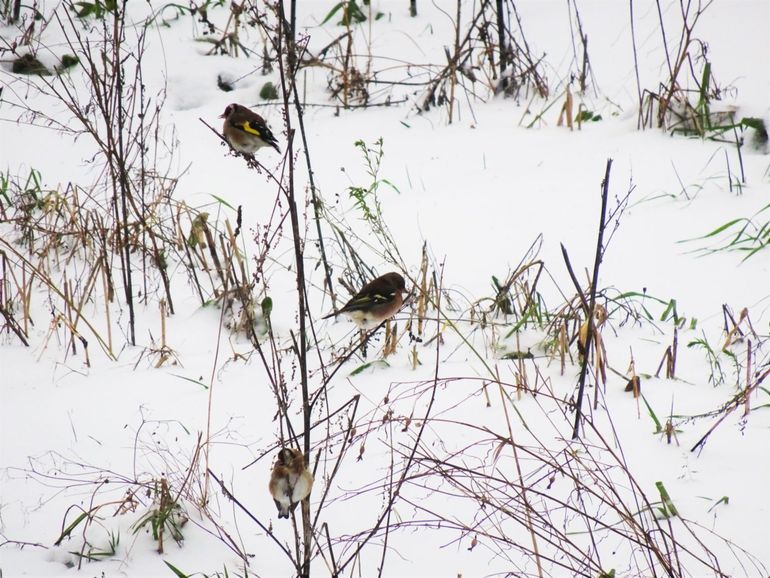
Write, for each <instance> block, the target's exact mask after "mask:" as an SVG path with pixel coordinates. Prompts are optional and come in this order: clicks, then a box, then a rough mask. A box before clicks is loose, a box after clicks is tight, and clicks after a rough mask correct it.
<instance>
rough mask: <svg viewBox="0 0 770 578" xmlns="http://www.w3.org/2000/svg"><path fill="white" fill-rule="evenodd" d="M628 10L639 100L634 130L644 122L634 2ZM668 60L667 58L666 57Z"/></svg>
mask: <svg viewBox="0 0 770 578" xmlns="http://www.w3.org/2000/svg"><path fill="white" fill-rule="evenodd" d="M628 10H629V15H630V18H631V46H632V47H633V50H634V74H635V75H636V95H637V98H638V99H639V113H638V116H637V119H636V128H637V130H638V129H640V128H645V122H644V120H643V119H644V112H643V110H642V109H643V108H644V98H643V97H642V84H641V82H640V80H639V58H638V56H637V54H636V33H635V31H634V0H628ZM666 57H667V58H668V56H666Z"/></svg>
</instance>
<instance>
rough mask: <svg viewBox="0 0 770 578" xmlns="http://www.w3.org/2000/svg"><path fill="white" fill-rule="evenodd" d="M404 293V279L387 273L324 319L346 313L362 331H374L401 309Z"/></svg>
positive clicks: (365, 286)
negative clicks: (373, 329)
mask: <svg viewBox="0 0 770 578" xmlns="http://www.w3.org/2000/svg"><path fill="white" fill-rule="evenodd" d="M404 291H406V283H405V282H404V278H403V277H402V276H401V275H399V274H398V273H386V274H385V275H383V276H381V277H377V278H376V279H374V280H373V281H370V282H369V283H367V284H366V285H364V287H363V289H361V290H360V291H359V292H358V293H356V294H355V295H354V296H353V298H352V299H351V300H350V301H348V302H347V303H346V304H345V305H344V306H343V307H342V309H340V310H339V311H336V312H334V313H330V314H329V315H326V316H325V317H324V318H323V319H328V318H329V317H336V316H337V315H339V314H340V313H344V314H345V315H347V316H348V317H350V319H351V320H352V321H353V322H354V323H355V324H356V325H358V326H359V327H360V328H361V329H365V330H366V329H372V328H374V327H377V326H378V325H379V324H380V323H382V322H383V321H385V320H386V319H389V318H390V317H393V315H395V314H396V312H397V311H398V310H399V309H401V306H402V305H403V304H404V296H403V293H404Z"/></svg>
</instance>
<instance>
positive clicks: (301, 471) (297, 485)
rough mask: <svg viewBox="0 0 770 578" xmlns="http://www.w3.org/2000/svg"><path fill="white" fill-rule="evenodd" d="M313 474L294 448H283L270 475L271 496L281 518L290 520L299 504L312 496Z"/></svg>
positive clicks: (303, 457) (300, 453) (300, 454)
mask: <svg viewBox="0 0 770 578" xmlns="http://www.w3.org/2000/svg"><path fill="white" fill-rule="evenodd" d="M312 489H313V474H311V473H310V472H309V471H308V469H307V468H306V467H305V456H303V455H302V452H301V451H299V450H297V449H294V448H283V449H282V450H281V451H279V452H278V457H277V459H276V461H275V465H274V466H273V472H272V474H271V475H270V494H271V495H272V496H273V500H274V501H275V505H276V507H277V508H278V517H279V518H288V517H289V512H293V511H294V508H296V507H297V504H298V503H300V502H301V501H302V500H304V499H305V498H307V497H308V496H309V495H310V490H312Z"/></svg>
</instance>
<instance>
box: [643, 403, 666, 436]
mask: <svg viewBox="0 0 770 578" xmlns="http://www.w3.org/2000/svg"><path fill="white" fill-rule="evenodd" d="M641 398H642V401H643V402H644V405H646V406H647V413H648V414H649V416H650V417H651V418H652V421H653V422H655V432H653V433H655V434H659V433H660V432H662V431H663V426H662V425H660V420H659V419H658V416H656V415H655V412H654V411H653V410H652V406H651V405H650V404H649V403H647V400H646V399H645V397H644V396H643V395H642V396H641Z"/></svg>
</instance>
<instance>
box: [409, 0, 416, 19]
mask: <svg viewBox="0 0 770 578" xmlns="http://www.w3.org/2000/svg"><path fill="white" fill-rule="evenodd" d="M409 16H411V17H412V18H414V17H415V16H417V0H409Z"/></svg>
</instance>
